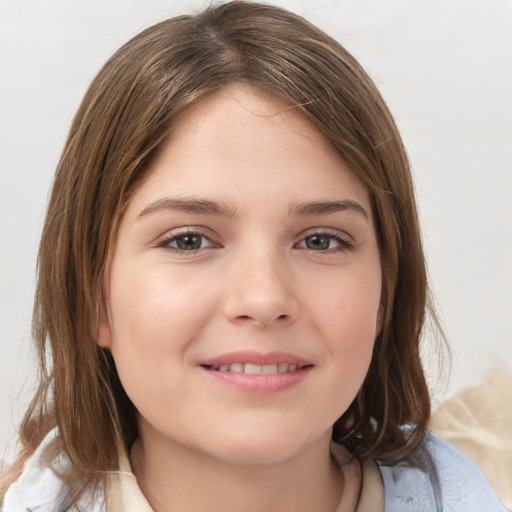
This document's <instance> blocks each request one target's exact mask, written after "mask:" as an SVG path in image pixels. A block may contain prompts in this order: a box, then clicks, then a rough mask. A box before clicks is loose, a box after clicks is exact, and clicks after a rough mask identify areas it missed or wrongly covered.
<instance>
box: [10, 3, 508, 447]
mask: <svg viewBox="0 0 512 512" xmlns="http://www.w3.org/2000/svg"><path fill="white" fill-rule="evenodd" d="M275 3H276V4H278V5H281V6H283V7H286V8H289V9H291V10H293V11H295V12H297V13H298V14H301V15H303V16H305V17H306V18H308V19H310V20H311V21H313V22H314V23H316V24H317V25H319V26H320V27H321V28H323V29H324V30H326V31H327V32H328V33H330V34H331V35H333V36H334V37H335V38H337V39H338V40H339V41H340V42H341V43H342V44H344V45H345V46H346V47H347V48H348V49H349V50H350V51H351V52H352V53H354V54H355V56H356V57H357V58H359V60H360V61H361V63H362V64H363V65H364V66H365V67H366V69H367V70H368V71H369V73H370V75H371V76H372V77H373V78H374V80H375V81H376V83H377V85H378V86H379V87H380V89H381V92H382V93H383V95H384V97H385V99H386V100H387V101H388V103H389V106H390V107H391V110H392V111H393V113H394V115H395V117H396V120H397V122H398V124H399V127H400V128H401V131H402V134H403V137H404V139H405V143H406V145H407V147H408V150H409V154H410V158H411V161H412V164H413V169H414V174H415V178H416V186H417V193H418V201H419V206H420V215H421V221H422V225H423V228H424V239H425V245H426V251H427V256H428V261H429V267H430V274H431V280H432V286H433V289H434V293H435V297H436V302H437V305H438V308H439V310H440V313H441V317H442V320H443V323H444V326H445V329H446V332H447V334H448V338H449V340H450V343H451V346H452V351H453V355H454V357H453V370H452V373H451V377H450V380H449V382H448V384H446V385H444V384H443V383H444V381H443V379H440V380H438V379H437V378H436V377H432V382H431V384H432V388H433V391H434V393H435V397H436V400H437V401H438V400H441V399H442V398H443V397H444V396H447V395H449V394H452V393H454V392H456V391H457V390H459V389H461V388H462V387H464V386H467V385H471V384H474V383H477V382H478V380H479V379H480V378H481V376H482V373H483V371H484V370H486V369H487V368H488V367H489V366H490V365H491V363H492V361H493V360H494V359H497V360H499V361H502V362H503V363H504V364H505V365H506V366H508V368H509V369H511V368H512V343H511V341H512V322H511V315H512V257H511V255H512V229H511V226H512V192H511V191H512V172H511V163H512V149H511V147H512V144H511V143H512V92H511V91H512V58H511V55H512V30H511V27H512V2H511V1H510V0H443V1H441V0H338V1H336V0H330V1H318V2H314V3H313V2H311V1H310V0H305V1H300V0H288V1H284V0H283V1H276V2H275ZM205 4H206V2H204V1H199V0H197V1H191V0H188V1H174V2H171V1H169V0H167V1H161V0H149V1H147V0H146V1H142V0H101V1H100V0H87V1H85V0H82V1H80V0H61V1H57V0H45V1H41V0H0V258H1V259H0V354H1V355H0V457H1V455H2V454H3V453H4V452H5V453H8V447H9V448H10V449H12V444H13V439H14V434H13V432H14V430H15V425H16V424H17V422H18V421H19V418H20V414H21V413H22V411H23V409H24V408H25V407H26V404H27V399H28V396H29V395H30V392H31V390H32V389H33V380H32V379H31V376H32V373H33V368H34V366H33V360H32V356H31V350H30V327H29V324H30V313H31V302H32V295H33V287H34V271H35V259H36V251H37V245H38V239H39V234H40V230H41V226H42V220H43V216H44V209H45V204H46V199H47V193H48V189H49V187H50V183H51V180H52V175H53V171H54V168H55V166H56V163H57V161H58V158H59V153H60V151H61V149H62V146H63V143H64V139H65V137H66V133H67V130H68V128H69V125H70V122H71V118H72V116H73V114H74V111H75V110H76V108H77V106H78V104H79V101H80V99H81V97H82V95H83V93H84V92H85V89H86V87H87V85H88V83H89V82H90V80H91V79H92V78H93V76H94V74H95V73H96V72H97V71H98V69H99V67H100V66H101V65H102V64H103V62H104V61H105V60H106V59H107V58H108V57H109V56H110V54H111V53H112V52H113V51H115V50H116V49H117V48H118V47H119V46H120V45H121V44H122V43H123V42H125V41H126V40H127V39H129V38H130V37H131V36H132V35H134V34H136V33H137V32H139V31H140V30H141V29H143V28H145V27H147V26H149V25H151V24H152V23H154V22H156V21H159V20H161V19H163V18H166V17H169V16H172V15H175V14H178V13H180V14H181V13H184V12H189V11H191V10H197V9H199V8H201V7H202V6H204V5H205ZM312 4H313V6H312ZM433 359H435V358H433V357H432V354H431V353H427V354H426V360H427V362H429V361H431V360H433ZM432 375H434V374H432Z"/></svg>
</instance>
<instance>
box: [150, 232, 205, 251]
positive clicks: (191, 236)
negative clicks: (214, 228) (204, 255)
mask: <svg viewBox="0 0 512 512" xmlns="http://www.w3.org/2000/svg"><path fill="white" fill-rule="evenodd" d="M213 246H214V244H213V242H212V241H211V240H210V239H209V238H208V237H207V236H206V235H203V234H202V233H192V232H187V233H182V234H179V235H174V236H172V237H168V238H165V239H163V240H161V241H160V242H158V247H164V248H168V249H171V250H175V251H176V252H179V253H185V252H188V253H191V252H195V251H199V250H201V249H206V248H208V247H213Z"/></svg>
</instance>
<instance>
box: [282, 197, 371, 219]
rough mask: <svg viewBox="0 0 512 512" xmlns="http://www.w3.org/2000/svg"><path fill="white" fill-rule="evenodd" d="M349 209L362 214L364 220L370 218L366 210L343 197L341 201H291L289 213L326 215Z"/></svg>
mask: <svg viewBox="0 0 512 512" xmlns="http://www.w3.org/2000/svg"><path fill="white" fill-rule="evenodd" d="M346 210H350V211H353V212H356V213H358V214H359V215H362V216H363V217H364V218H365V219H366V220H369V219H370V216H369V215H368V212H367V211H366V210H365V209H364V208H363V207H362V206H361V205H360V204H359V203H357V202H356V201H352V200H350V199H345V200H343V201H310V202H306V203H293V204H292V205H291V207H290V211H289V214H290V215H299V216H305V215H327V214H329V213H335V212H343V211H346Z"/></svg>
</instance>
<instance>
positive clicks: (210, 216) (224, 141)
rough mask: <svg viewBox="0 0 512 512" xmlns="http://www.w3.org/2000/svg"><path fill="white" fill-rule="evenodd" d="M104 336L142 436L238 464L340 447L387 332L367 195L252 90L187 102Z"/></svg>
mask: <svg viewBox="0 0 512 512" xmlns="http://www.w3.org/2000/svg"><path fill="white" fill-rule="evenodd" d="M106 288H107V293H106V295H107V303H108V304H107V308H106V309H107V311H106V312H105V315H104V319H103V320H102V322H101V327H100V335H99V343H100V345H102V346H104V347H107V348H108V349H110V350H111V352H112V354H113V357H114V359H115V362H116V366H117V369H118V372H119V376H120V378H121V381H122V383H123V386H124V388H125V390H126V392H127V394H128V396H129V397H130V398H131V400H132V401H133V403H134V404H135V406H136V407H137V410H138V411H139V414H140V429H141V436H142V438H143V442H144V437H145V436H146V438H147V439H146V440H150V439H151V437H155V438H156V437H158V438H159V439H163V440H165V442H166V443H169V445H176V446H180V447H181V448H185V449H188V450H193V451H194V452H196V453H200V454H203V455H207V456H209V457H214V458H217V459H220V460H224V461H229V462H232V463H262V462H265V463H269V462H276V461H279V460H285V459H289V458H290V457H293V456H294V455H295V454H298V453H299V452H301V451H304V450H307V449H308V447H312V446H316V445H317V444H318V443H323V444H325V443H328V442H329V438H330V431H331V427H332V425H333V423H334V422H335V421H336V420H337V419H338V417H339V416H341V415H342V414H343V412H344V411H345V410H346V409H347V407H348V406H349V405H350V403H351V402H352V400H353V399H354V397H355V396H356V394H357V391H358V389H359V388H360V386H361V384H362V382H363V380H364V378H365V375H366V373H367V370H368V366H369V363H370V359H371V355H372V349H373V344H374V340H375V337H376V335H377V334H378V329H379V303H380V295H381V268H380V259H379V251H378V244H377V240H376V235H375V229H374V224H373V220H372V212H371V206H370V201H369V197H368V194H367V191H366V190H365V188H364V186H363V185H362V184H361V183H360V181H359V180H358V179H357V178H356V177H355V175H354V174H353V173H352V172H351V171H350V169H348V168H347V166H346V164H344V162H343V161H342V160H341V159H340V157H339V156H337V154H336V153H335V152H334V151H333V150H332V149H331V148H330V147H329V146H328V144H327V143H326V142H325V141H324V139H323V138H322V136H321V135H320V133H319V132H317V131H316V130H315V129H314V128H313V127H312V126H311V125H310V124H309V123H308V122H307V121H306V120H305V119H304V118H302V117H301V115H300V114H299V113H298V112H296V111H295V110H294V109H293V108H289V107H288V105H286V104H284V103H283V102H281V101H280V100H279V99H277V98H276V97H274V96H272V95H269V94H268V93H265V92H261V91H259V90H258V89H255V88H253V87H250V86H242V85H237V86H231V87H229V88H227V89H224V90H223V91H221V92H218V93H215V94H214V95H212V96H209V97H208V98H206V99H202V100H201V101H199V102H198V103H197V104H195V105H194V106H192V107H189V108H188V110H187V111H185V113H184V114H183V115H182V116H181V118H180V119H179V120H178V122H177V124H176V126H175V129H174V130H173V132H172V134H171V136H170V138H169V139H168V141H167V142H166V143H165V145H164V146H163V147H162V148H161V150H160V152H159V154H158V155H157V157H156V159H155V160H154V161H153V162H152V164H151V167H150V168H149V169H148V173H147V177H146V178H145V179H144V181H143V183H142V185H141V186H140V187H139V188H138V189H137V190H136V192H135V194H134V195H133V197H132V199H131V201H130V203H129V205H128V207H127V210H126V213H125V215H124V217H123V219H122V221H121V223H120V228H119V233H118V239H117V245H116V247H115V253H114V256H113V260H112V264H111V267H110V272H109V276H108V283H107V285H106Z"/></svg>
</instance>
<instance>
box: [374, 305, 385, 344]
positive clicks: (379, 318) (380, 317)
mask: <svg viewBox="0 0 512 512" xmlns="http://www.w3.org/2000/svg"><path fill="white" fill-rule="evenodd" d="M384 314H385V308H384V306H383V304H382V303H381V304H380V306H379V310H378V311H377V322H376V325H375V338H377V336H378V335H379V334H380V333H381V331H382V327H383V326H384Z"/></svg>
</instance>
